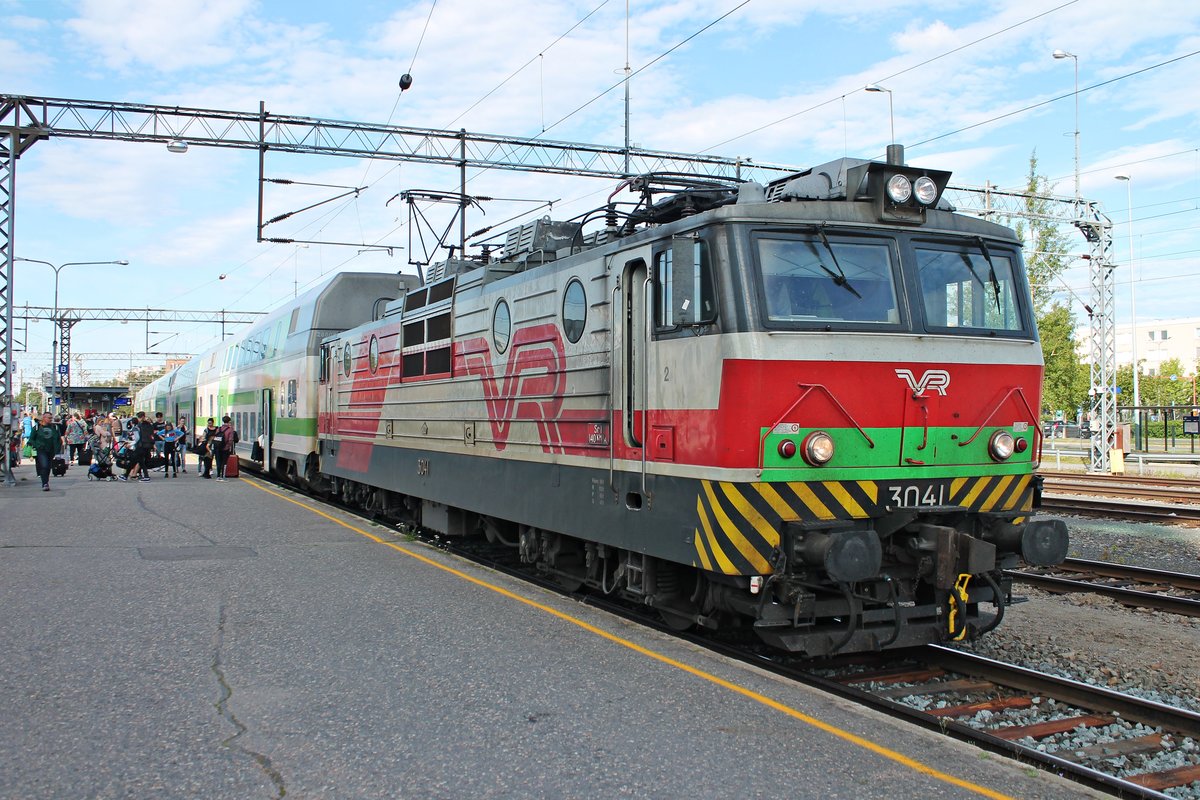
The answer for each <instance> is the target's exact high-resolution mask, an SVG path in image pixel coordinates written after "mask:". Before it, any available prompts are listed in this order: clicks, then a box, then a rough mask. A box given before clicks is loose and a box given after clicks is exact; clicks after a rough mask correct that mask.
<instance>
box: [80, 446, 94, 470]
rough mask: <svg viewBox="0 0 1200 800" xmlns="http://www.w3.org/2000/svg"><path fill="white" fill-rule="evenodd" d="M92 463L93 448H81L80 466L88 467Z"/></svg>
mask: <svg viewBox="0 0 1200 800" xmlns="http://www.w3.org/2000/svg"><path fill="white" fill-rule="evenodd" d="M91 463H92V451H91V450H80V451H79V466H81V467H87V466H90V465H91Z"/></svg>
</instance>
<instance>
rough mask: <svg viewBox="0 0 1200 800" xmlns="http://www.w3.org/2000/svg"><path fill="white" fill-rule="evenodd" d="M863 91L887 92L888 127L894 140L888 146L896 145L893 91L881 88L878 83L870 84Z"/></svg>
mask: <svg viewBox="0 0 1200 800" xmlns="http://www.w3.org/2000/svg"><path fill="white" fill-rule="evenodd" d="M863 89H865V90H866V91H868V92H875V93H879V92H887V96H888V127H889V128H890V129H891V134H892V138H891V140H890V141H888V144H889V145H894V144H895V143H896V113H895V109H894V108H893V106H892V90H891V89H888V88H886V87H883V86H880V85H879V84H878V83H868V84H867V85H866V86H864V87H863Z"/></svg>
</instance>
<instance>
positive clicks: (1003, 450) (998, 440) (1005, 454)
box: [988, 431, 1016, 461]
mask: <svg viewBox="0 0 1200 800" xmlns="http://www.w3.org/2000/svg"><path fill="white" fill-rule="evenodd" d="M1014 449H1016V442H1015V441H1014V440H1013V436H1012V434H1011V433H1009V432H1008V431H996V432H995V433H993V434H992V438H991V439H990V440H989V441H988V455H990V456H991V457H992V459H993V460H994V461H1007V460H1008V459H1009V458H1010V457H1011V456H1012V454H1013V450H1014Z"/></svg>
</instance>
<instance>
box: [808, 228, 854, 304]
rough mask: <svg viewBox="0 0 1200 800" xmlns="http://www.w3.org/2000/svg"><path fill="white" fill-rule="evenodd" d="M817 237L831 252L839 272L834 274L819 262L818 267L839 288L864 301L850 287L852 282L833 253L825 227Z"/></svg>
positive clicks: (818, 230) (818, 229) (818, 232)
mask: <svg viewBox="0 0 1200 800" xmlns="http://www.w3.org/2000/svg"><path fill="white" fill-rule="evenodd" d="M817 235H818V236H820V237H821V244H823V245H825V249H826V250H828V251H829V257H830V258H831V259H833V265H834V266H835V267H837V272H834V271H833V270H831V269H830V268H829V267H827V266H825V265H824V264H822V263H821V262H819V261H818V262H817V266H819V267H820V268H821V269H823V270H824V271H825V272H826V273H827V274H828V275H829V277H830V278H832V279H833V282H834V283H835V284H837V285H838V286H841V287H842V288H843V289H845V290H846V291H847V292H849V293H850V294H852V295H854V296H855V297H857V298H858V299H859V300H862V295H861V294H859V293H858V292H857V291H856V290H855V289H854V287H853V286H851V285H850V281H849V280H848V279H847V278H846V273H845V272H843V271H842V265H841V264H839V263H838V258H837V253H835V252H833V247H831V246H830V244H829V238H828V237H826V236H825V226H824V225H822V226H821V227H819V228H817Z"/></svg>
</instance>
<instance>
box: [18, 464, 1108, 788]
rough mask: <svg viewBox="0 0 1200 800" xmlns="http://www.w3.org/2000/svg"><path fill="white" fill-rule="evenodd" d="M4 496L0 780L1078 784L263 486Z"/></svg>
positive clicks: (66, 488) (75, 478) (330, 784)
mask: <svg viewBox="0 0 1200 800" xmlns="http://www.w3.org/2000/svg"><path fill="white" fill-rule="evenodd" d="M15 472H16V476H17V478H18V484H17V486H15V487H0V603H2V604H3V608H4V613H3V614H2V615H0V653H3V657H2V658H3V663H2V668H0V718H2V719H3V725H0V797H6V798H18V797H19V798H61V797H118V796H120V797H132V798H149V797H167V796H172V797H209V798H225V797H228V798H273V797H282V796H285V795H286V796H288V797H297V798H312V797H322V798H357V797H422V798H424V797H439V798H467V797H471V798H476V797H505V798H511V797H580V798H583V797H602V796H608V797H617V796H620V797H696V798H709V797H712V798H725V797H822V798H896V797H931V796H936V797H940V798H969V797H993V798H1000V797H1020V798H1074V797H1090V796H1095V795H1093V793H1091V792H1090V791H1088V790H1086V789H1084V788H1083V787H1080V786H1077V785H1075V784H1071V783H1067V782H1065V781H1063V780H1061V779H1058V778H1056V777H1054V776H1051V775H1048V774H1045V773H1041V772H1036V771H1034V770H1031V769H1028V768H1026V767H1024V766H1022V765H1019V764H1016V763H1014V762H1010V761H1007V760H1005V759H1002V758H999V757H992V756H987V755H984V754H982V753H981V752H979V751H977V750H975V749H973V748H971V747H968V746H966V745H964V744H961V743H958V742H955V741H952V740H950V739H948V738H945V737H941V736H938V735H935V734H933V733H930V732H927V731H924V730H920V729H917V728H915V727H912V726H910V725H908V724H906V723H904V722H902V721H899V720H895V719H892V718H890V717H886V716H883V715H881V714H878V713H876V712H874V711H870V710H866V709H863V708H861V707H858V706H855V705H853V704H851V703H849V702H847V701H844V700H841V699H838V698H834V697H830V696H827V695H824V694H822V693H820V692H818V691H816V690H813V689H811V688H808V687H805V686H800V685H796V684H793V683H789V682H786V681H783V680H781V679H779V678H777V677H774V676H771V675H768V674H766V673H764V672H760V671H758V670H756V669H754V668H752V667H748V666H746V665H743V664H738V663H735V662H732V661H729V660H727V659H725V658H723V657H721V656H718V655H714V654H712V653H709V652H706V651H703V650H700V649H698V648H696V647H694V646H692V645H689V644H686V643H682V642H679V641H677V640H673V639H670V638H668V637H666V636H663V635H661V634H658V633H656V632H653V631H648V630H646V629H643V628H639V627H637V626H635V625H633V624H631V623H628V622H626V621H624V620H621V619H618V618H615V617H613V616H611V615H609V614H606V613H605V612H603V611H600V610H597V609H594V608H590V607H587V606H582V605H579V604H577V603H574V602H572V601H570V600H569V599H566V598H562V597H559V596H556V595H553V594H549V593H547V592H544V591H543V590H541V589H538V588H536V587H532V586H530V585H526V584H522V583H520V582H518V581H516V580H513V579H511V578H508V577H506V576H503V575H498V574H496V573H493V572H491V571H489V570H487V569H484V568H481V567H479V566H476V565H473V564H470V563H465V562H463V561H461V560H459V559H457V558H455V557H453V556H451V555H449V554H447V553H445V552H442V551H439V550H437V549H434V548H432V547H429V546H427V545H425V544H422V543H420V542H415V541H410V540H408V539H406V537H404V536H402V535H399V534H397V533H396V532H395V531H391V530H389V529H386V528H383V527H379V526H374V525H371V524H370V523H367V522H364V521H362V520H360V519H358V518H356V517H353V516H350V515H346V514H343V513H341V512H339V511H336V510H331V509H329V508H328V507H324V506H320V505H319V504H317V503H315V502H313V501H311V500H309V499H307V498H304V497H302V496H299V495H296V494H293V493H291V492H288V491H287V490H283V489H279V488H276V487H273V486H270V485H268V484H266V483H264V482H262V481H260V480H258V479H257V478H255V477H253V475H252V474H250V473H247V472H246V471H243V472H242V477H241V478H238V479H231V480H229V481H226V482H224V483H217V482H215V481H205V480H201V479H199V478H198V477H197V476H196V475H195V473H194V472H191V471H189V472H188V473H187V474H186V475H180V477H179V478H172V479H164V478H162V476H161V474H155V475H154V478H153V480H151V481H150V482H149V483H107V482H106V483H96V482H89V481H88V480H87V479H86V474H85V470H84V469H82V468H79V467H73V468H71V470H70V471H69V472H68V473H67V475H66V476H65V477H62V478H56V479H52V481H51V491H49V492H42V491H41V490H40V486H39V484H38V482H37V480H36V476H35V475H34V474H33V466H32V465H31V464H26V465H23V466H21V467H18V468H17V469H16V471H15Z"/></svg>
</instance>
